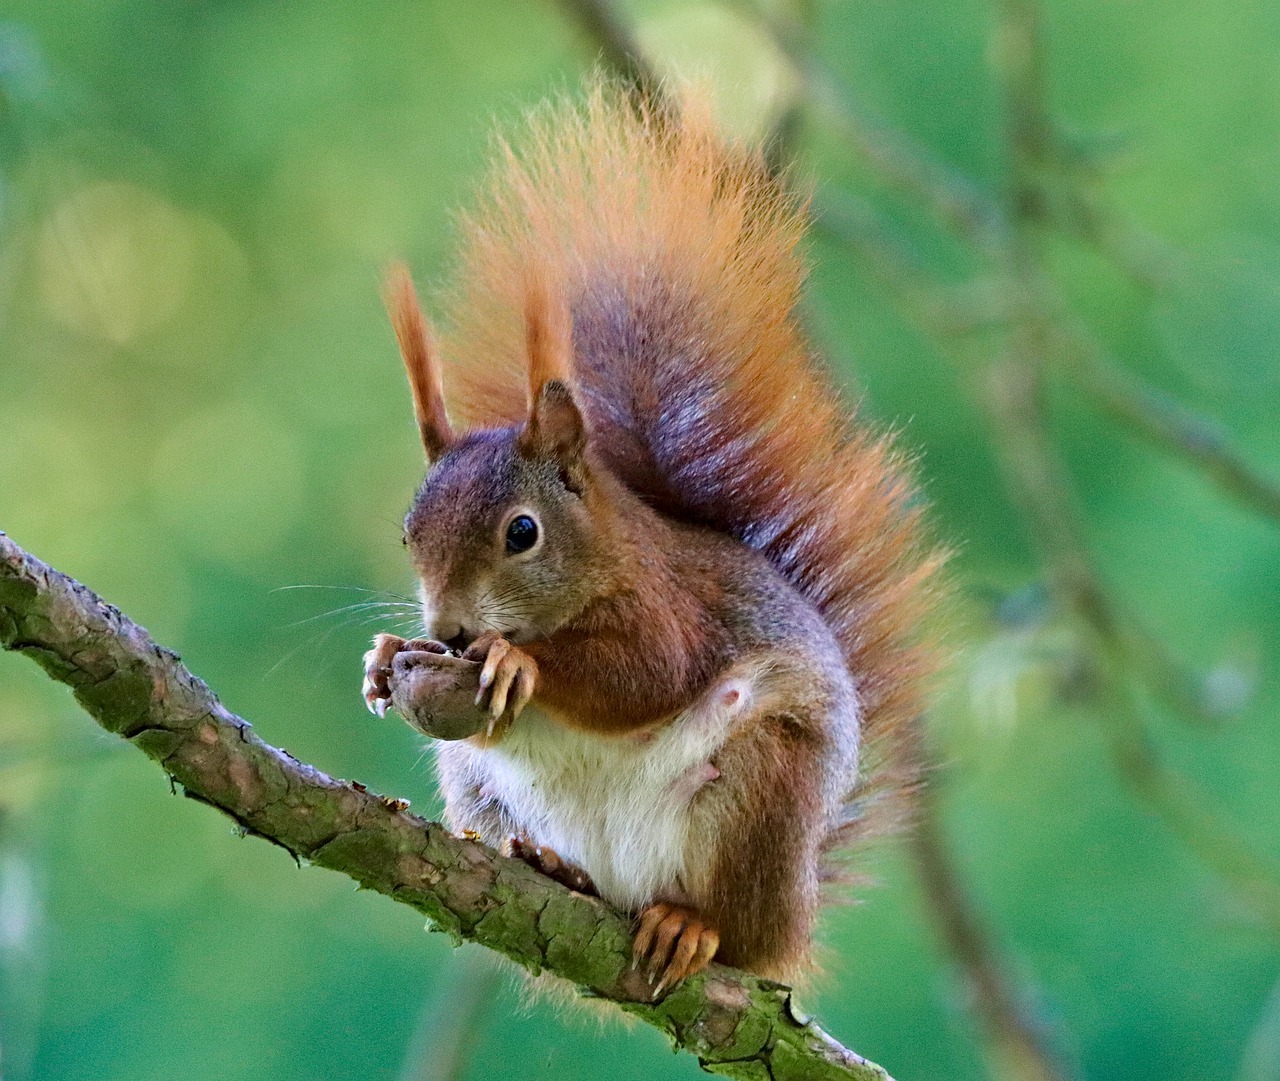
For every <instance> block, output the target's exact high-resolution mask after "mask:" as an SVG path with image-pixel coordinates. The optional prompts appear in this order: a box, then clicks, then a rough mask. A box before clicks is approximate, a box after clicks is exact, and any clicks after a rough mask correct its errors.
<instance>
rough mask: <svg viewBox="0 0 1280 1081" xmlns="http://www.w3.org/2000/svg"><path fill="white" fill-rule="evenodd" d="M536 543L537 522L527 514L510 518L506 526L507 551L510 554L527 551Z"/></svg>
mask: <svg viewBox="0 0 1280 1081" xmlns="http://www.w3.org/2000/svg"><path fill="white" fill-rule="evenodd" d="M537 543H538V523H537V522H535V521H534V520H533V519H532V518H530V517H529V516H528V515H527V514H521V515H519V516H518V517H516V518H512V519H511V524H510V525H509V526H507V551H508V552H509V553H510V554H511V555H516V554H517V553H519V552H527V551H528V550H529V549H530V548H532V547H533V546H534V545H535V544H537Z"/></svg>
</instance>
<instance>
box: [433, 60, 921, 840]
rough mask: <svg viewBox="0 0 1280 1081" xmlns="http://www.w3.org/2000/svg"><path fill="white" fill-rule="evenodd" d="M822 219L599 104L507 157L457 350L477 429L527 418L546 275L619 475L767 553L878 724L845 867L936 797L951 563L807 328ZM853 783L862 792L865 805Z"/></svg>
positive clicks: (894, 454) (547, 128)
mask: <svg viewBox="0 0 1280 1081" xmlns="http://www.w3.org/2000/svg"><path fill="white" fill-rule="evenodd" d="M804 225H805V223H804V208H803V206H802V205H801V204H800V202H799V201H798V200H797V199H796V198H795V197H794V196H792V195H790V194H789V193H788V192H787V191H786V189H785V188H784V187H783V186H782V185H780V184H779V183H777V182H776V181H775V180H774V179H772V178H771V177H770V176H769V174H768V173H767V171H766V169H765V168H764V164H763V159H762V156H761V155H760V154H759V153H758V152H754V151H749V150H743V149H740V148H733V147H730V146H729V145H728V144H726V143H725V142H724V141H723V139H722V138H721V137H720V136H719V135H718V134H717V132H716V131H715V128H714V126H713V124H712V123H711V122H710V119H709V117H708V116H707V114H706V112H705V111H704V110H700V109H699V108H698V107H697V106H696V105H691V106H689V107H687V108H686V109H685V110H684V112H683V114H682V115H681V117H680V118H679V120H678V121H674V122H673V121H672V120H671V119H670V116H669V115H668V114H666V113H664V114H662V115H658V114H656V113H649V112H646V111H645V110H644V109H640V110H637V109H636V107H635V105H634V101H633V100H632V99H630V98H627V97H626V96H625V95H624V94H622V93H621V92H618V91H616V90H614V89H613V88H610V87H608V86H602V85H599V84H597V85H594V86H593V87H592V88H591V89H590V91H589V94H588V99H587V101H586V104H585V105H582V106H574V105H570V104H567V103H561V104H557V105H554V106H550V107H547V108H546V109H545V110H543V111H541V112H539V113H537V114H535V116H534V118H533V120H532V123H531V130H530V132H529V133H528V136H527V139H526V140H525V141H523V142H522V143H521V144H520V146H519V150H518V152H517V151H516V150H512V149H511V148H509V147H507V146H506V145H503V146H502V148H501V153H500V155H499V160H498V163H497V165H496V168H495V169H494V172H493V174H492V176H491V178H490V182H489V184H488V187H487V188H486V189H485V191H484V194H483V196H482V199H481V203H480V205H479V207H478V209H476V210H475V211H474V212H473V213H472V214H471V215H469V216H467V217H464V218H463V219H462V222H461V226H462V230H461V231H462V241H463V244H462V257H461V267H460V272H459V274H458V276H457V278H456V281H457V282H458V285H457V287H456V288H455V290H454V292H453V293H452V294H450V295H449V296H448V297H447V299H446V308H445V311H446V315H447V317H448V318H447V323H448V325H449V328H450V329H449V332H448V333H447V334H446V335H445V336H443V338H442V342H441V347H442V350H443V351H444V353H445V354H446V356H447V363H446V365H445V368H446V379H447V381H448V383H449V389H450V391H451V396H450V400H451V402H452V403H453V407H454V412H455V416H456V417H457V418H458V419H459V420H460V421H462V422H464V423H466V424H469V425H485V426H494V425H508V424H517V423H519V422H520V421H521V420H522V418H523V417H524V414H525V411H526V406H527V399H526V389H525V388H526V385H527V384H526V379H527V375H526V373H525V371H524V358H525V355H526V350H525V348H524V346H525V333H526V327H525V320H524V315H525V310H526V302H527V289H528V282H529V280H530V279H529V274H530V272H531V271H530V268H536V273H537V275H538V281H539V284H540V285H541V286H542V287H544V288H546V289H549V290H554V291H556V292H557V293H558V295H559V296H561V297H563V299H564V301H565V303H567V305H568V308H569V311H570V312H571V315H572V321H573V331H572V333H573V372H572V378H573V381H574V384H575V386H576V388H577V394H578V398H579V401H580V402H581V404H582V405H583V407H584V411H585V413H586V415H587V420H588V425H589V428H590V432H591V442H592V445H593V447H594V448H595V449H596V451H597V453H598V454H600V455H601V456H602V458H603V459H604V460H605V461H606V462H607V463H608V465H609V466H610V467H611V468H612V469H613V470H614V471H615V472H616V474H617V475H618V476H619V477H620V478H621V479H622V480H623V481H624V482H625V483H627V484H628V485H629V486H630V487H632V488H633V489H634V490H636V491H637V492H639V493H641V494H642V495H643V496H644V497H645V498H646V499H648V500H649V501H651V502H652V503H653V504H654V505H656V506H657V507H659V508H660V509H662V510H664V511H665V512H667V513H669V514H671V515H675V516H678V517H680V518H683V519H686V520H690V521H695V522H699V523H702V524H705V525H708V526H711V527H713V528H716V529H719V530H722V531H724V532H727V533H730V534H732V535H733V536H735V537H737V538H739V539H740V540H741V541H743V542H744V543H746V544H748V545H750V546H752V547H753V548H756V549H758V550H760V551H761V552H762V553H764V554H765V555H766V556H767V558H768V559H769V560H770V561H771V562H772V563H773V564H774V565H775V566H776V567H777V568H778V570H779V571H781V573H782V574H784V575H785V576H786V577H787V578H788V579H789V580H790V581H791V582H792V583H793V584H794V585H795V586H796V587H797V588H798V589H799V590H800V591H801V592H802V593H803V594H805V595H806V596H807V597H808V598H809V599H810V600H811V601H812V603H813V604H814V605H816V606H817V608H818V609H819V610H820V611H821V612H822V613H823V616H824V617H825V619H826V620H827V622H828V624H829V625H830V626H831V627H832V628H833V630H834V632H835V634H836V636H837V638H838V639H839V641H840V643H841V645H842V647H843V650H844V654H845V657H846V659H847V661H848V665H849V668H850V671H851V672H852V673H853V675H854V677H855V679H856V680H857V682H858V686H859V688H860V692H861V696H862V702H863V708H864V718H865V719H864V735H863V739H864V748H865V751H864V762H865V763H867V766H868V767H869V768H867V769H865V770H864V773H865V774H866V775H867V778H868V780H867V782H866V783H865V784H864V785H862V786H860V787H859V788H858V789H856V790H854V792H853V793H852V796H851V799H852V800H853V801H854V802H852V803H851V808H853V807H855V806H856V813H854V812H852V811H851V817H850V822H849V824H848V825H847V826H846V827H843V828H842V829H841V830H839V831H837V832H836V834H834V835H833V836H832V837H831V839H830V840H831V847H838V846H839V845H841V844H843V843H844V842H846V841H848V840H852V839H854V838H857V837H861V836H865V835H867V834H869V833H876V832H881V831H883V830H884V829H885V828H886V827H887V826H888V825H890V824H891V821H890V820H892V819H894V818H896V817H900V812H901V811H902V809H903V808H904V806H906V805H907V803H908V801H907V800H905V799H903V798H901V797H904V796H906V795H908V794H909V792H910V791H911V788H912V787H913V785H914V784H915V783H916V780H917V778H916V771H917V768H918V767H917V755H916V752H915V734H916V725H917V718H918V717H919V714H920V711H921V708H922V703H921V694H922V683H923V677H924V676H925V674H926V672H927V670H928V669H929V668H930V667H931V656H932V654H931V651H930V650H929V649H928V648H927V647H926V646H925V645H924V644H922V640H921V636H920V628H921V624H922V622H923V620H924V618H925V616H926V614H927V612H928V610H929V609H930V608H931V607H932V606H933V593H934V591H935V588H936V586H935V581H936V579H937V574H936V571H937V569H938V567H939V565H940V564H941V562H942V555H941V553H940V552H938V551H937V550H934V549H932V548H930V546H929V545H928V544H927V543H926V542H925V541H924V540H923V539H922V529H921V522H920V510H919V507H918V504H917V493H916V489H915V487H914V486H913V483H912V480H911V478H910V475H909V470H908V468H907V463H906V462H905V461H904V456H903V455H902V453H901V452H900V451H898V450H897V449H895V447H894V446H893V444H892V441H891V439H890V438H889V437H888V436H886V435H883V434H879V433H876V432H873V431H871V430H869V429H868V428H866V427H865V426H861V425H858V424H855V423H854V422H853V421H852V418H851V416H850V413H849V410H848V409H847V408H846V407H845V406H844V405H843V404H841V401H840V397H839V395H838V393H837V392H836V391H835V389H834V388H833V386H832V385H831V383H830V380H829V379H828V377H827V376H826V374H825V372H823V371H822V370H821V369H820V367H819V366H818V365H817V364H816V363H815V360H814V358H813V356H812V353H811V350H810V347H809V345H808V343H807V342H806V340H805V338H804V336H803V334H802V331H801V329H800V326H799V324H798V321H797V319H796V313H795V308H796V304H797V302H798V300H799V296H800V289H801V285H802V283H803V280H804V277H805V267H804V264H803V262H802V260H801V258H800V256H799V254H798V252H797V245H798V243H799V241H800V239H801V237H802V234H803V232H804ZM852 780H853V779H852V778H851V784H852Z"/></svg>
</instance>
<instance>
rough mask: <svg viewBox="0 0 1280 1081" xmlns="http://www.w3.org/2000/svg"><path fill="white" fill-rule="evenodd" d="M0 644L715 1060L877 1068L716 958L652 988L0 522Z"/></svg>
mask: <svg viewBox="0 0 1280 1081" xmlns="http://www.w3.org/2000/svg"><path fill="white" fill-rule="evenodd" d="M0 646H3V647H4V648H5V649H7V650H13V651H15V652H19V653H23V654H25V655H27V656H28V657H30V658H31V659H32V660H34V661H36V662H37V663H38V664H39V665H40V666H41V667H42V668H44V670H45V671H46V672H47V673H48V674H49V675H50V676H51V677H52V678H54V679H56V680H59V681H61V682H63V683H66V684H67V685H68V686H70V687H71V688H72V691H73V693H74V694H75V697H76V699H77V701H78V702H79V703H80V705H81V706H83V707H84V708H85V710H86V711H87V712H88V713H89V714H90V716H92V717H93V718H94V719H95V720H96V721H97V722H98V723H99V724H100V725H102V727H103V728H105V729H107V731H109V732H114V733H115V734H116V735H118V736H121V737H122V738H124V739H126V740H128V741H129V742H130V743H132V744H133V745H134V746H135V747H137V748H138V749H139V750H141V751H142V752H143V753H145V754H146V755H147V756H148V757H149V758H152V759H153V760H155V761H156V762H158V763H159V764H160V766H161V767H162V768H163V769H164V770H165V772H166V773H168V774H169V776H170V778H172V779H173V780H174V781H176V782H178V783H179V784H181V785H182V786H183V789H184V790H185V794H186V795H188V796H190V797H191V798H193V799H196V800H198V801H200V802H202V803H207V804H210V805H211V806H213V807H216V808H218V809H219V810H221V811H223V812H224V813H226V814H227V815H229V816H230V817H231V818H232V819H233V820H235V821H236V822H237V823H238V824H239V825H240V827H241V828H242V829H243V830H244V831H245V832H247V833H252V834H255V835H257V836H259V837H263V838H265V839H266V840H268V841H271V842H272V843H273V844H276V845H279V846H280V847H281V848H284V849H285V850H287V851H288V852H289V853H290V854H291V855H293V856H294V858H295V859H297V860H298V861H299V862H301V861H302V860H306V861H307V862H309V863H314V864H317V865H318V866H321V867H327V868H329V869H330V870H334V871H341V872H342V873H343V874H346V875H349V876H350V877H351V878H353V879H355V880H356V881H357V882H358V883H359V884H360V885H361V886H362V887H364V888H366V889H372V890H376V891H377V892H379V893H383V894H386V895H387V896H388V897H391V898H392V899H394V900H396V901H399V902H401V903H402V904H406V905H409V906H410V907H412V908H415V909H417V911H419V912H421V913H423V914H424V915H426V916H427V917H428V918H429V919H430V920H431V923H432V925H433V926H434V927H435V928H436V929H438V930H441V931H444V932H445V933H447V934H449V935H450V936H451V937H452V938H453V939H454V940H455V941H459V942H460V941H462V940H463V939H467V940H470V941H474V942H478V943H480V944H481V945H484V946H487V947H489V948H490V949H493V950H497V951H498V952H499V953H502V954H504V955H506V956H507V957H509V958H511V959H512V960H513V961H515V962H516V963H517V964H519V965H522V966H523V967H524V968H526V969H528V970H529V971H530V972H532V973H534V974H538V973H541V972H544V971H545V972H549V973H553V974H555V975H557V976H560V977H562V978H563V979H566V980H568V981H570V982H571V983H574V984H576V985H578V987H579V988H580V990H581V991H582V993H584V994H587V995H590V996H591V997H593V998H603V999H608V1000H611V1001H612V1002H614V1003H615V1004H616V1005H617V1006H618V1007H619V1008H620V1009H622V1010H625V1011H626V1012H627V1013H630V1014H632V1015H634V1016H636V1017H639V1018H640V1019H641V1020H643V1021H645V1022H647V1023H648V1024H651V1025H653V1026H655V1027H657V1028H658V1029H660V1030H662V1031H663V1032H665V1033H666V1034H667V1035H668V1036H669V1037H670V1039H671V1040H672V1043H673V1044H674V1045H675V1046H676V1047H678V1048H682V1049H684V1050H686V1051H689V1052H690V1053H692V1054H694V1055H696V1056H697V1057H698V1060H699V1062H701V1063H702V1065H703V1066H704V1067H706V1068H708V1069H711V1070H714V1071H715V1072H716V1073H720V1074H724V1075H725V1076H729V1077H741V1078H753V1079H758V1078H760V1077H762V1076H766V1075H767V1076H769V1077H774V1078H783V1077H786V1078H797V1079H798V1078H814V1079H819V1078H821V1079H824V1081H826V1079H830V1081H836V1079H838V1078H846V1079H850V1081H890V1079H889V1077H888V1075H887V1074H886V1073H885V1071H884V1070H883V1069H882V1068H881V1067H879V1066H876V1065H875V1064H874V1063H871V1062H868V1061H867V1060H866V1059H863V1058H862V1057H861V1056H859V1055H856V1054H854V1053H853V1052H852V1051H849V1050H847V1049H846V1048H844V1047H842V1046H841V1045H840V1044H838V1043H837V1042H836V1041H835V1040H833V1039H832V1038H831V1037H830V1036H828V1035H827V1034H826V1033H825V1032H824V1031H823V1030H822V1029H821V1028H819V1027H818V1026H817V1025H816V1024H814V1023H812V1022H810V1021H804V1020H801V1019H800V1018H799V1017H798V1016H797V1014H796V1012H795V1009H794V1007H793V1005H792V999H791V991H790V990H789V989H788V988H786V987H784V986H783V985H781V984H778V983H774V982H773V981H770V980H763V979H757V978H755V977H752V976H748V975H746V974H745V973H742V972H738V971H736V970H734V969H730V968H726V967H724V966H723V965H713V966H712V967H711V969H710V970H708V971H707V972H706V973H704V974H701V975H699V976H696V977H694V978H693V979H691V980H688V981H687V982H685V983H684V984H682V985H681V986H680V987H678V988H677V989H676V990H675V991H673V992H671V993H670V994H668V995H667V996H666V997H665V998H663V999H661V1000H660V1001H657V1002H654V1001H652V989H651V988H650V987H649V985H648V983H647V981H646V980H645V978H644V976H643V974H642V973H641V972H639V971H633V970H632V968H631V940H632V934H631V927H630V922H629V921H628V920H627V919H626V918H625V917H624V916H622V915H620V914H619V913H618V912H616V911H615V910H614V909H612V908H610V907H609V906H608V905H606V904H604V903H603V902H602V901H600V900H599V899H598V898H594V897H585V896H583V895H581V894H577V893H572V892H570V891H569V890H567V889H565V888H564V887H563V886H561V885H559V884H558V883H556V882H553V881H552V880H551V879H549V878H546V877H545V876H543V875H540V874H538V873H537V872H535V871H534V870H533V869H532V868H531V867H529V866H528V865H526V864H524V863H521V862H520V861H519V860H512V859H506V858H504V857H501V856H499V855H497V854H496V853H494V852H493V851H492V850H491V849H488V848H486V847H484V846H483V845H481V844H478V843H477V842H475V841H471V840H467V839H460V838H457V837H453V836H451V835H450V834H449V832H448V830H446V829H445V828H444V827H443V826H441V825H438V824H437V823H434V822H427V821H425V820H424V819H422V818H419V817H418V816H416V815H412V814H409V813H408V812H407V811H406V810H405V808H406V806H407V805H406V804H405V803H404V802H403V801H402V800H395V799H386V798H382V797H379V796H376V795H374V794H373V793H370V792H368V791H367V790H366V789H365V788H364V786H363V785H360V784H356V783H354V782H347V781H337V780H334V779H333V778H331V777H328V776H326V775H325V774H323V773H321V772H320V771H319V770H317V769H315V768H314V767H312V766H308V765H304V764H303V763H301V762H299V761H298V760H297V759H295V758H294V757H293V756H292V755H290V754H288V753H287V752H285V751H281V750H278V749H277V748H275V747H272V746H269V745H268V744H266V743H264V742H263V741H262V740H260V739H259V738H258V737H257V736H256V735H254V733H253V730H252V726H251V725H250V724H249V723H248V722H247V721H244V720H242V719H241V718H239V717H237V716H235V715H234V714H232V713H230V712H228V710H227V709H226V708H225V707H223V705H222V704H221V703H220V702H219V701H218V699H217V698H216V697H215V696H214V694H213V692H212V691H210V690H209V688H208V687H207V686H206V685H205V684H204V683H202V682H201V681H200V680H199V679H197V678H196V677H195V676H194V675H192V674H191V672H190V671H188V670H187V669H186V668H185V667H184V666H183V664H182V663H181V661H180V659H179V658H178V655H177V654H175V653H173V652H172V651H170V650H167V649H164V648H163V647H161V646H159V645H157V644H156V643H155V642H154V641H153V640H152V639H151V638H150V636H149V635H148V634H147V632H146V631H145V630H143V629H142V628H141V627H139V626H138V625H137V624H135V623H133V622H132V621H131V620H130V619H128V618H127V617H126V616H124V615H123V614H121V613H120V611H119V610H118V609H116V608H114V607H112V606H111V605H109V604H107V603H106V602H104V601H103V600H102V599H101V598H99V597H98V596H96V595H95V594H94V593H92V592H91V591H90V590H89V589H88V588H86V587H85V586H83V585H81V584H80V583H79V582H76V581H74V580H73V579H71V578H68V577H66V576H65V575H63V574H60V573H59V572H58V571H55V570H53V569H52V568H51V567H49V566H47V565H46V564H44V563H41V562H40V561H39V560H38V559H36V558H35V557H34V556H31V555H28V554H27V553H26V552H24V551H23V550H22V549H21V548H19V547H18V546H17V545H16V544H14V542H13V541H12V540H10V539H9V538H8V537H6V536H5V535H4V534H3V533H0Z"/></svg>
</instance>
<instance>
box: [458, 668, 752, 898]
mask: <svg viewBox="0 0 1280 1081" xmlns="http://www.w3.org/2000/svg"><path fill="white" fill-rule="evenodd" d="M751 691H752V687H751V681H750V680H749V679H742V678H741V677H738V678H729V679H725V680H722V681H720V682H719V683H718V684H717V686H716V687H715V688H714V689H713V690H712V691H711V692H710V693H709V694H708V695H707V696H706V697H705V698H704V699H703V700H702V701H701V702H700V703H698V704H697V705H696V706H694V707H693V708H692V709H690V710H689V711H687V712H686V713H684V714H682V715H681V716H679V717H677V718H676V719H675V720H674V721H672V722H671V723H670V724H668V725H666V726H665V727H664V728H662V729H661V730H660V731H658V732H657V733H655V734H653V735H652V736H650V737H649V738H647V739H646V740H640V739H636V738H634V737H629V736H628V737H617V736H614V737H607V736H599V735H592V734H589V733H585V732H578V731H574V730H572V729H570V728H567V727H565V726H564V725H562V724H558V723H557V722H555V721H552V720H550V719H549V718H547V717H546V716H544V715H542V714H541V713H538V712H537V710H536V709H529V710H527V711H526V712H525V713H524V714H522V715H521V717H520V719H519V720H518V721H517V722H516V723H515V725H514V726H513V728H512V730H511V731H510V732H509V733H508V735H507V736H506V738H505V739H504V740H503V741H502V743H501V744H499V745H498V746H496V747H493V748H490V749H488V750H483V751H482V750H479V749H477V750H475V751H474V754H475V755H476V756H477V761H476V762H475V765H476V767H478V772H480V773H481V774H482V775H483V776H484V778H485V780H484V788H485V789H486V790H487V792H488V794H491V795H492V796H493V797H494V798H496V799H498V800H499V801H501V802H502V803H503V804H504V805H505V806H507V807H508V808H510V809H511V810H512V812H513V813H514V815H515V816H516V818H517V819H518V820H519V821H520V822H521V824H522V825H523V826H524V828H525V829H527V830H528V834H529V840H531V841H533V842H534V843H536V844H542V845H547V846H549V847H551V848H553V849H555V851H556V852H557V853H558V854H559V855H560V856H561V858H563V859H564V860H566V861H567V862H569V863H572V864H575V865H577V866H578V867H581V868H582V869H583V870H584V871H586V872H587V874H589V875H590V876H591V879H592V881H593V882H594V883H595V885H596V889H597V890H598V891H599V893H600V896H602V897H604V898H605V899H606V900H608V901H610V902H612V903H613V904H615V905H618V906H620V907H623V908H628V909H637V908H640V907H642V906H643V905H645V904H647V903H649V902H650V901H652V900H654V899H656V898H665V899H670V900H676V899H678V898H679V897H680V895H681V893H682V889H681V881H682V880H683V878H684V877H685V858H686V853H687V852H688V850H689V845H690V843H691V842H693V843H695V844H696V843H699V842H700V843H702V844H710V843H712V842H713V839H712V838H701V839H699V838H691V837H690V836H689V821H690V815H689V807H690V803H691V801H692V799H693V797H694V795H695V794H696V793H697V791H698V790H699V789H700V788H701V787H702V786H703V785H704V784H706V783H708V782H709V781H710V782H714V778H715V777H716V776H718V774H717V773H716V771H715V769H714V768H713V767H712V766H711V765H710V758H711V756H712V755H713V754H714V753H715V751H716V750H717V749H718V748H719V747H720V746H721V745H723V743H724V741H725V740H726V739H727V738H728V736H729V734H730V732H731V730H732V727H733V722H734V721H735V720H736V719H737V718H738V717H739V716H741V714H742V713H743V712H744V710H745V709H746V708H747V706H748V704H749V703H750V700H751V698H752V694H751Z"/></svg>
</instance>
